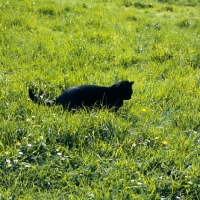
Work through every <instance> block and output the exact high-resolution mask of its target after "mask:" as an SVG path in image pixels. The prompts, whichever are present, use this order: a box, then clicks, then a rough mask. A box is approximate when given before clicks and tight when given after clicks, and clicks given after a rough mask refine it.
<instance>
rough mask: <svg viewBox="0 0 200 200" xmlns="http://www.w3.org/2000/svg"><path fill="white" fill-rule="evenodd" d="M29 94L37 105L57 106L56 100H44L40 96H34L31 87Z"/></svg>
mask: <svg viewBox="0 0 200 200" xmlns="http://www.w3.org/2000/svg"><path fill="white" fill-rule="evenodd" d="M28 94H29V97H30V99H31V100H32V101H33V102H34V103H37V104H42V105H47V106H53V105H55V101H54V100H43V99H42V98H38V95H36V94H34V90H33V88H31V87H29V90H28Z"/></svg>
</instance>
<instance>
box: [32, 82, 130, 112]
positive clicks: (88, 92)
mask: <svg viewBox="0 0 200 200" xmlns="http://www.w3.org/2000/svg"><path fill="white" fill-rule="evenodd" d="M133 83H134V81H131V82H129V81H121V82H118V83H116V84H114V85H112V86H110V87H104V86H97V85H81V86H74V87H71V88H69V89H67V90H66V91H64V92H63V93H62V94H61V95H60V96H59V97H58V98H56V99H55V100H45V101H44V100H43V101H42V100H40V99H39V98H38V97H37V96H36V95H35V94H34V92H33V89H32V88H31V87H30V88H29V97H30V98H31V100H32V101H33V102H35V103H38V104H44V105H48V106H51V105H62V106H63V108H64V109H68V110H72V109H79V108H92V107H97V108H103V107H107V108H109V109H114V110H115V111H117V110H118V109H119V108H120V107H121V106H122V105H123V100H129V99H131V95H132V93H133V90H132V85H133Z"/></svg>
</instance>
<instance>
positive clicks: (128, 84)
mask: <svg viewBox="0 0 200 200" xmlns="http://www.w3.org/2000/svg"><path fill="white" fill-rule="evenodd" d="M133 83H134V81H121V82H118V83H116V84H115V86H116V88H117V92H119V97H120V99H123V100H129V99H131V95H132V93H133V89H132V85H133Z"/></svg>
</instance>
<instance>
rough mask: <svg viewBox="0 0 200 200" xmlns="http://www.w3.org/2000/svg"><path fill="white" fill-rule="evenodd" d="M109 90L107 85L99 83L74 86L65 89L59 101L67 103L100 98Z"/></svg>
mask: <svg viewBox="0 0 200 200" xmlns="http://www.w3.org/2000/svg"><path fill="white" fill-rule="evenodd" d="M106 91H107V87H103V86H97V85H81V86H74V87H71V88H68V89H67V90H65V91H64V92H63V93H62V94H61V95H60V96H59V97H58V98H57V99H56V101H57V102H58V103H63V102H64V103H67V102H72V101H76V102H78V101H80V102H83V101H87V100H88V99H90V100H92V99H94V100H99V98H102V96H103V94H104V93H105V92H106Z"/></svg>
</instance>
